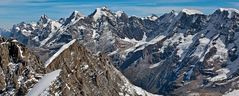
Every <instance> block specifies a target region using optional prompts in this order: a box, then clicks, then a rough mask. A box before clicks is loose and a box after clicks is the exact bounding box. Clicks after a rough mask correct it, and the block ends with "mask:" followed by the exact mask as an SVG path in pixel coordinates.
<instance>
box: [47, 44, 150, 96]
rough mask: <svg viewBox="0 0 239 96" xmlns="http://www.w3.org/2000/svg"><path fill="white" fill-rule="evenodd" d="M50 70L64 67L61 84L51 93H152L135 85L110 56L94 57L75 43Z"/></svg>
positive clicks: (87, 95)
mask: <svg viewBox="0 0 239 96" xmlns="http://www.w3.org/2000/svg"><path fill="white" fill-rule="evenodd" d="M46 69H47V72H51V71H53V70H57V69H61V70H62V72H61V75H60V77H59V80H58V82H59V86H57V88H53V89H56V90H55V91H53V92H52V93H51V94H56V93H57V92H59V93H58V94H62V95H63V96H65V95H77V96H95V95H97V96H126V95H131V96H141V95H143V96H152V95H153V94H150V93H147V92H146V91H144V90H142V89H141V88H139V87H136V86H134V85H131V84H130V83H129V81H128V80H127V79H126V78H125V77H124V76H123V75H122V74H121V73H120V72H118V71H117V70H116V69H115V68H114V67H113V65H112V64H110V62H109V60H108V59H107V58H106V56H103V55H99V57H96V56H93V55H92V54H91V53H90V52H89V51H87V50H86V49H85V48H84V47H82V46H79V44H78V42H74V43H73V44H72V45H70V46H69V48H67V49H65V50H64V51H63V52H62V53H60V54H59V56H57V57H56V58H54V60H53V61H52V62H51V63H50V64H49V65H48V66H46Z"/></svg>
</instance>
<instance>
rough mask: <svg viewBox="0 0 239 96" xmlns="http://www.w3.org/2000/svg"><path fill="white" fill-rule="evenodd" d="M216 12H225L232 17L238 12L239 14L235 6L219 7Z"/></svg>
mask: <svg viewBox="0 0 239 96" xmlns="http://www.w3.org/2000/svg"><path fill="white" fill-rule="evenodd" d="M215 13H216V14H217V13H219V14H221V13H222V14H224V15H227V17H228V18H232V17H233V16H235V15H236V14H239V10H237V9H235V8H219V9H217V10H216V12H215Z"/></svg>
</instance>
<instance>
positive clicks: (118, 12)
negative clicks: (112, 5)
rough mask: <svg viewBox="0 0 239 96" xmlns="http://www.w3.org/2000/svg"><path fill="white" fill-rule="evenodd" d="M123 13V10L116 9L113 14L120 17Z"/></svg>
mask: <svg viewBox="0 0 239 96" xmlns="http://www.w3.org/2000/svg"><path fill="white" fill-rule="evenodd" d="M123 13H124V11H117V12H115V16H116V17H121V16H122V14H123Z"/></svg>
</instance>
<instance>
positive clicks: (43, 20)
mask: <svg viewBox="0 0 239 96" xmlns="http://www.w3.org/2000/svg"><path fill="white" fill-rule="evenodd" d="M49 20H50V19H49V18H48V16H47V15H46V14H44V15H42V16H41V17H40V20H39V22H41V23H43V24H46V23H47V22H48V21H49Z"/></svg>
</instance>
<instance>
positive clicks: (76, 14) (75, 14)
mask: <svg viewBox="0 0 239 96" xmlns="http://www.w3.org/2000/svg"><path fill="white" fill-rule="evenodd" d="M82 18H84V15H83V14H81V13H80V12H79V11H74V12H72V13H71V15H70V17H69V18H67V19H66V21H65V24H64V25H67V24H69V23H75V22H77V21H78V20H79V19H82Z"/></svg>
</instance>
